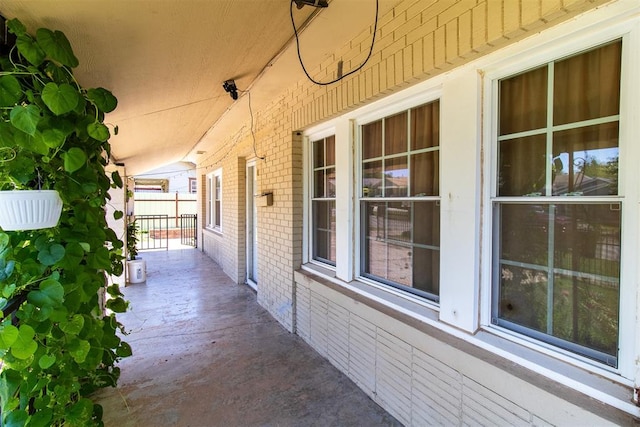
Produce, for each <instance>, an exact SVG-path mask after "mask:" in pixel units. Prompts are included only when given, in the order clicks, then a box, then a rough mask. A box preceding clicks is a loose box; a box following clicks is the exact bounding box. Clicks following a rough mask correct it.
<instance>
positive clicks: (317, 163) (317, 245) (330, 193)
mask: <svg viewBox="0 0 640 427" xmlns="http://www.w3.org/2000/svg"><path fill="white" fill-rule="evenodd" d="M335 141H336V139H335V136H329V137H326V138H322V139H319V140H317V141H313V142H312V143H311V153H312V157H313V159H312V164H313V175H312V181H313V185H312V189H313V190H312V191H313V198H312V199H311V209H312V225H311V229H312V246H313V249H312V257H313V259H315V260H317V261H321V262H324V263H327V264H330V265H333V266H335V265H336V159H335Z"/></svg>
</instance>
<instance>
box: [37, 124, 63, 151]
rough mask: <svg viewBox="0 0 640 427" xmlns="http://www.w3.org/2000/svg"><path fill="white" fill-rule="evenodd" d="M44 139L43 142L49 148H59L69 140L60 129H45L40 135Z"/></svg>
mask: <svg viewBox="0 0 640 427" xmlns="http://www.w3.org/2000/svg"><path fill="white" fill-rule="evenodd" d="M40 135H41V137H42V142H44V144H45V145H46V146H47V147H50V148H58V147H60V146H62V144H64V141H65V140H66V139H67V135H66V134H65V133H64V132H63V131H61V130H60V129H56V128H53V129H45V130H43V131H42V132H41V133H40Z"/></svg>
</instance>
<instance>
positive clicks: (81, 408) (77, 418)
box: [65, 398, 93, 426]
mask: <svg viewBox="0 0 640 427" xmlns="http://www.w3.org/2000/svg"><path fill="white" fill-rule="evenodd" d="M92 415H93V402H92V401H91V400H89V399H87V398H82V399H80V400H78V402H77V403H75V404H74V405H73V406H72V407H71V408H70V409H69V410H68V411H67V413H66V417H65V421H66V422H68V423H69V424H70V425H73V426H84V425H89V424H90V421H91V417H92Z"/></svg>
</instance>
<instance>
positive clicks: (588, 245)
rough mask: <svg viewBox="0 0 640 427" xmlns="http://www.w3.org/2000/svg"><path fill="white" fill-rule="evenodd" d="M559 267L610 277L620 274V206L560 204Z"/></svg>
mask: <svg viewBox="0 0 640 427" xmlns="http://www.w3.org/2000/svg"><path fill="white" fill-rule="evenodd" d="M553 215H554V220H555V224H556V225H555V231H556V233H555V242H554V246H555V253H554V257H555V260H554V262H555V266H556V267H557V268H561V269H564V270H572V271H577V272H581V273H587V274H597V275H599V276H606V277H618V276H619V275H620V204H619V203H613V204H608V203H607V204H589V205H578V204H567V205H556V206H555V208H554V210H553Z"/></svg>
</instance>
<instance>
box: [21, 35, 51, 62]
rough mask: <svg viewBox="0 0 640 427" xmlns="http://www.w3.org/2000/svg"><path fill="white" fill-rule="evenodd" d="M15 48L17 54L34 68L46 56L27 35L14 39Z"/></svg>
mask: <svg viewBox="0 0 640 427" xmlns="http://www.w3.org/2000/svg"><path fill="white" fill-rule="evenodd" d="M16 46H17V47H18V52H20V54H21V55H22V56H24V57H25V58H26V59H27V61H29V62H30V63H32V64H33V65H35V66H36V67H37V66H39V65H40V64H42V63H43V62H44V59H45V58H46V56H47V55H46V54H45V53H44V50H42V48H41V47H40V45H39V44H38V43H36V41H35V40H34V39H33V38H32V37H31V36H30V35H29V34H20V35H19V36H18V38H17V39H16Z"/></svg>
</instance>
